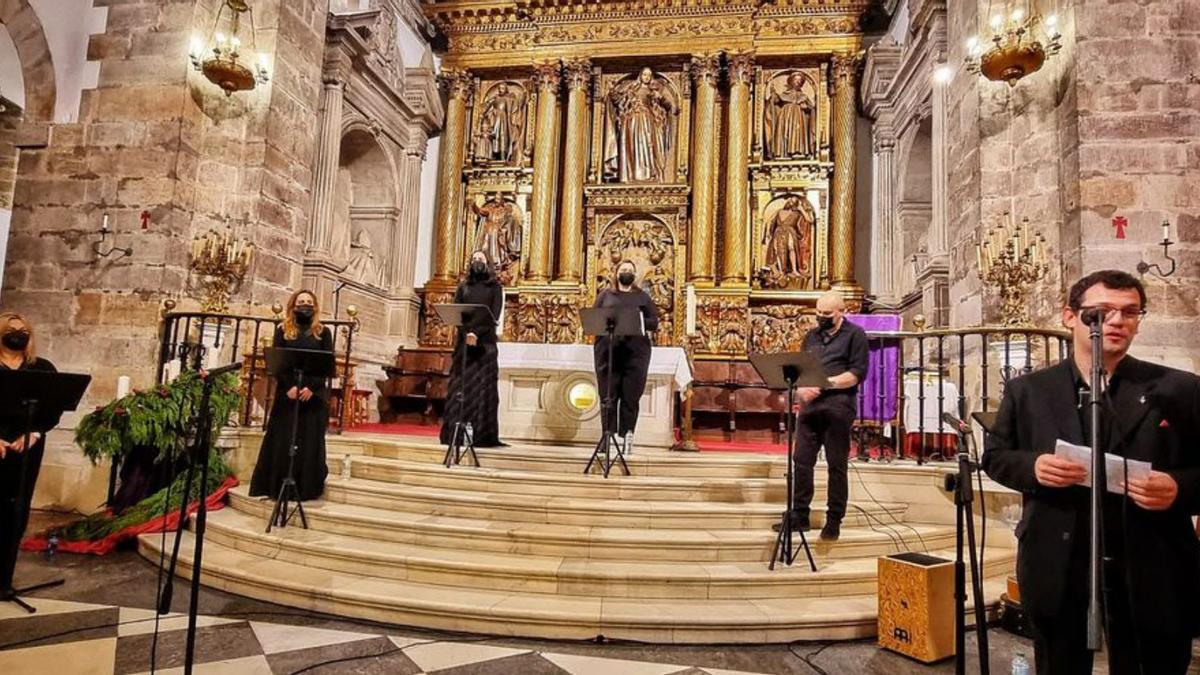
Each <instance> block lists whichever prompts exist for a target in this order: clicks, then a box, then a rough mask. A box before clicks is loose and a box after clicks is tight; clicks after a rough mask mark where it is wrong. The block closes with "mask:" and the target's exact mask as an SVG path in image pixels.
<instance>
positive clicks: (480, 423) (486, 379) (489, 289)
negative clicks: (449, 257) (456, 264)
mask: <svg viewBox="0 0 1200 675" xmlns="http://www.w3.org/2000/svg"><path fill="white" fill-rule="evenodd" d="M454 301H455V304H463V305H484V306H486V307H488V309H490V310H492V317H488V316H487V313H486V312H475V316H473V317H470V321H469V322H468V323H467V324H466V325H464V327H463V329H462V330H460V331H458V335H457V336H456V340H455V347H454V362H452V363H451V364H450V387H449V392H448V394H446V404H445V411H444V413H443V416H442V435H440V437H442V442H443V443H446V444H449V443H450V441H451V440H452V436H454V425H455V423H456V422H458V419H460V414H461V419H462V420H463V422H467V423H469V424H470V425H472V430H473V434H474V440H475V447H478V448H494V447H498V446H500V444H502V443H500V423H499V418H498V416H499V410H500V393H499V389H498V388H497V383H498V382H499V380H500V366H499V350H498V348H497V346H496V319H499V317H500V310H502V309H503V307H504V287H503V286H500V282H499V281H498V280H497V279H496V274H494V273H493V270H492V265H491V263H490V262H488V259H487V253H485V252H484V251H475V252H474V253H472V255H470V265H469V268H468V271H467V279H466V281H463V282H462V283H460V285H458V289H457V291H455V294H454ZM463 350H466V352H467V354H466V369H464V368H463V365H464V364H463ZM460 390H461V392H463V393H464V394H466V395H464V398H463V405H462V411H461V412H460V405H458V392H460Z"/></svg>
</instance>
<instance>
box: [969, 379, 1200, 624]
mask: <svg viewBox="0 0 1200 675" xmlns="http://www.w3.org/2000/svg"><path fill="white" fill-rule="evenodd" d="M1073 369H1074V365H1073V363H1072V362H1070V361H1064V362H1062V363H1060V364H1058V365H1055V366H1052V367H1049V368H1046V369H1044V370H1040V371H1038V372H1035V373H1031V374H1029V375H1026V376H1024V377H1020V378H1017V379H1015V380H1013V381H1011V382H1010V383H1009V384H1008V386H1007V389H1006V391H1005V395H1004V400H1003V401H1002V402H1001V404H1000V411H999V415H998V419H997V421H996V427H995V429H994V431H993V433H991V434H989V435H988V440H987V446H986V451H985V452H984V455H983V468H984V470H985V471H986V472H987V474H988V475H989V476H991V477H992V478H993V479H994V480H996V482H998V483H1000V484H1002V485H1005V486H1007V487H1009V488H1012V489H1014V490H1018V491H1020V492H1021V493H1023V495H1024V511H1023V513H1022V517H1021V522H1020V523H1018V524H1017V529H1016V535H1017V539H1018V541H1019V548H1018V553H1017V579H1018V582H1019V583H1020V586H1021V598H1022V602H1023V603H1024V604H1025V605H1026V607H1027V609H1028V610H1029V611H1031V612H1033V613H1035V614H1039V615H1043V616H1053V615H1055V614H1056V613H1057V612H1058V611H1059V608H1060V607H1061V606H1062V603H1063V599H1064V598H1065V597H1066V596H1067V593H1068V591H1070V592H1071V595H1072V597H1081V596H1086V592H1085V591H1083V589H1086V587H1087V583H1088V575H1087V568H1086V560H1087V556H1086V554H1084V555H1080V554H1079V552H1078V551H1076V555H1075V557H1074V559H1073V558H1072V550H1073V547H1076V546H1083V547H1087V546H1088V541H1089V534H1090V532H1089V530H1088V528H1087V527H1086V523H1087V522H1088V516H1087V514H1088V513H1089V512H1090V498H1089V491H1088V489H1087V488H1083V487H1079V486H1073V487H1069V488H1048V487H1045V486H1043V485H1041V484H1040V483H1038V482H1037V479H1036V478H1035V477H1034V471H1033V465H1034V462H1035V461H1036V460H1037V457H1038V455H1040V454H1043V453H1047V452H1053V451H1054V446H1055V443H1056V441H1057V440H1058V439H1062V440H1064V441H1068V442H1070V443H1075V444H1078V445H1083V444H1084V438H1085V436H1084V432H1083V429H1082V428H1081V424H1080V420H1079V414H1078V410H1077V402H1078V392H1077V391H1076V389H1075V377H1074V370H1073ZM1118 378H1119V379H1118ZM1113 379H1114V381H1115V382H1118V383H1117V384H1116V385H1115V386H1114V388H1113V396H1112V399H1113V400H1112V403H1113V410H1114V414H1115V417H1114V418H1113V426H1112V427H1111V429H1112V432H1111V433H1110V434H1108V436H1109V438H1108V439H1107V442H1108V452H1112V453H1114V454H1120V455H1124V456H1126V457H1128V458H1130V459H1140V460H1144V461H1148V462H1151V464H1152V465H1153V468H1154V469H1155V470H1157V471H1163V472H1166V473H1168V474H1170V475H1171V476H1173V477H1174V478H1175V480H1176V482H1177V483H1178V484H1179V496H1178V497H1177V498H1176V501H1175V503H1174V505H1173V506H1172V507H1171V508H1170V509H1168V510H1167V511H1161V512H1152V511H1147V510H1144V509H1142V508H1141V507H1139V506H1137V505H1135V504H1133V503H1132V502H1129V505H1128V508H1124V502H1125V500H1124V498H1122V497H1120V496H1119V495H1115V494H1112V493H1106V502H1105V511H1106V514H1105V534H1104V538H1105V543H1106V547H1107V553H1108V555H1109V556H1115V557H1117V559H1118V563H1117V565H1116V567H1115V568H1114V573H1119V574H1122V575H1123V577H1124V578H1126V579H1128V583H1129V585H1130V589H1129V590H1130V596H1131V597H1132V598H1133V599H1134V606H1133V616H1134V620H1136V621H1138V622H1139V623H1141V624H1142V625H1144V626H1147V627H1149V628H1150V629H1152V630H1155V631H1160V632H1163V633H1168V634H1177V633H1178V631H1181V630H1183V631H1187V632H1188V633H1189V634H1194V633H1195V630H1196V627H1197V617H1198V616H1200V543H1198V542H1197V539H1196V534H1195V531H1194V529H1193V528H1192V523H1191V519H1190V515H1191V514H1194V513H1197V512H1200V443H1198V441H1197V435H1196V434H1197V429H1198V427H1200V378H1197V377H1196V376H1195V375H1192V374H1190V373H1185V372H1183V371H1180V370H1175V369H1173V368H1167V367H1164V366H1160V365H1156V364H1152V363H1146V362H1144V361H1138V360H1137V359H1134V358H1132V357H1128V356H1127V357H1125V358H1124V359H1122V361H1121V362H1120V364H1119V365H1118V366H1117V368H1116V372H1115V373H1114V375H1113ZM1123 513H1124V514H1127V518H1128V520H1127V521H1126V522H1125V524H1124V525H1123V526H1121V523H1122V521H1121V518H1122V514H1123ZM1080 523H1083V524H1085V526H1084V527H1082V528H1080V527H1079V524H1080ZM1114 524H1116V525H1117V526H1116V527H1114ZM1080 529H1082V531H1079V530H1080ZM1126 534H1127V536H1128V546H1127V547H1126V546H1123V545H1122V543H1123V537H1124V536H1125V535H1126ZM1126 556H1128V560H1125V558H1126ZM1072 560H1075V561H1076V563H1078V562H1079V561H1082V562H1083V563H1084V564H1082V565H1080V564H1074V565H1072V564H1071V563H1072ZM1126 571H1127V572H1128V574H1127V576H1125V573H1126Z"/></svg>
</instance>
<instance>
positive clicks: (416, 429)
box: [346, 424, 785, 454]
mask: <svg viewBox="0 0 1200 675" xmlns="http://www.w3.org/2000/svg"><path fill="white" fill-rule="evenodd" d="M439 430H440V427H438V426H437V425H433V424H360V425H358V426H355V427H350V428H349V429H347V430H346V431H349V432H360V433H368V434H393V435H396V436H427V437H430V438H437V436H438V431H439ZM635 442H636V441H635ZM696 442H697V443H698V444H699V445H700V450H701V451H708V452H752V453H753V452H757V453H766V454H783V452H784V449H785V447H784V444H783V443H765V442H756V441H724V440H720V439H715V438H698V439H696Z"/></svg>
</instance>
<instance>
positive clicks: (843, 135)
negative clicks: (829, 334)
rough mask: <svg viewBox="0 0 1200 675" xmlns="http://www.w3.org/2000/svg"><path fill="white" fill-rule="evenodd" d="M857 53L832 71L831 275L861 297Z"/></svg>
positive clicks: (840, 59)
mask: <svg viewBox="0 0 1200 675" xmlns="http://www.w3.org/2000/svg"><path fill="white" fill-rule="evenodd" d="M861 60H862V56H861V55H860V54H858V53H852V52H842V53H838V54H834V56H833V68H832V69H831V71H830V77H831V78H832V82H831V84H832V88H833V104H832V108H833V110H832V113H833V123H832V132H833V161H834V164H833V195H832V197H833V199H832V205H831V208H830V216H831V220H830V228H829V276H830V281H831V282H832V286H833V288H835V289H837V290H840V291H843V292H845V293H848V294H849V295H851V296H858V295H860V294H861V293H862V289H861V288H860V287H859V285H858V282H857V281H856V280H855V278H854V180H855V174H856V172H857V169H858V167H857V164H856V159H857V158H856V155H855V153H856V148H855V126H856V122H857V119H858V110H857V109H856V107H855V102H854V97H855V90H856V89H857V86H856V81H857V80H858V65H859V63H860V62H861Z"/></svg>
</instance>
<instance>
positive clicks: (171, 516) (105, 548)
mask: <svg viewBox="0 0 1200 675" xmlns="http://www.w3.org/2000/svg"><path fill="white" fill-rule="evenodd" d="M237 484H238V480H237V478H234V477H233V476H230V477H229V478H226V479H225V482H224V483H221V485H220V487H218V488H217V489H216V490H214V491H213V492H212V493H210V494H209V495H208V499H207V500H206V502H207V504H208V510H209V511H219V510H221V509H222V508H224V506H225V495H226V494H227V493H228V492H229V491H230V490H231V489H233V488H234V487H237ZM199 508H200V502H199V501H194V502H192V503H191V504H189V505H188V509H187V512H188V515H189V516H190V515H192V514H193V513H195V512H196V510H197V509H199ZM178 526H179V509H171V510H170V511H168V512H167V513H166V514H165V515H162V516H159V517H157V518H154V519H153V520H148V521H146V522H144V523H141V524H139V525H130V526H129V527H127V528H125V529H123V530H120V531H118V532H113V533H112V534H110V535H108V536H107V537H105V538H103V539H95V540H80V541H64V540H60V541H59V542H58V550H59V551H65V552H67V553H91V554H93V555H104V554H106V553H108V552H110V551H112V550H113V549H114V548H116V547H117V544H119V543H121V542H122V541H125V540H127V539H132V538H134V537H136V536H138V535H139V534H147V533H149V532H162V531H163V530H174V529H175V528H176V527H178ZM46 546H47V538H46V537H45V536H42V535H38V536H34V537H29V538H28V539H26V540H25V541H23V542H21V548H22V549H23V550H26V551H45V550H46Z"/></svg>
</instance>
